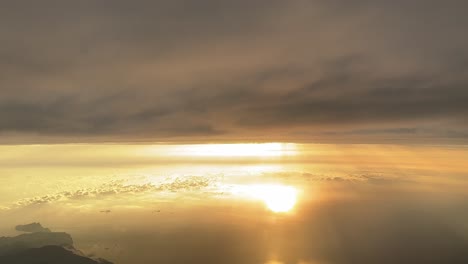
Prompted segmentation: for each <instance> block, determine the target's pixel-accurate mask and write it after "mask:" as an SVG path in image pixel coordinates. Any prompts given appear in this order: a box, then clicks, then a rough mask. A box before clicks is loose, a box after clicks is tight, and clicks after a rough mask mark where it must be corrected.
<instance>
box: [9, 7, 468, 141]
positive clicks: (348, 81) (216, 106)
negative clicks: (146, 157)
mask: <svg viewBox="0 0 468 264" xmlns="http://www.w3.org/2000/svg"><path fill="white" fill-rule="evenodd" d="M467 8H468V6H467V4H466V1H457V0H449V1H422V0H421V1H420V0H416V1H411V2H407V1H392V2H389V1H367V0H361V1H353V2H352V3H351V2H348V1H338V0H336V1H321V0H316V1H300V0H298V1H262V0H256V1H212V0H203V1H184V0H177V1H137V2H135V1H132V2H131V3H130V2H128V1H79V2H76V1H41V2H32V1H4V2H2V3H1V4H0V41H1V42H2V45H1V47H0V95H1V96H0V133H2V134H3V135H4V137H3V142H4V143H5V142H6V143H8V142H31V141H46V142H50V141H67V142H70V141H74V142H76V141H166V140H169V141H174V140H175V141H180V140H194V141H197V140H207V139H208V140H213V141H216V140H249V139H251V140H285V141H299V140H301V141H302V140H319V141H320V140H323V141H325V140H332V141H333V140H337V139H340V140H345V141H346V140H350V141H353V140H356V141H372V140H375V141H386V140H395V139H398V138H400V137H401V136H402V135H401V132H402V131H412V132H411V133H405V135H404V138H405V139H408V140H415V139H421V138H422V139H423V140H425V141H427V140H430V141H444V140H451V141H456V142H460V141H465V140H466V139H467V134H468V127H467V126H466V125H465V123H466V122H465V121H466V116H467V114H468V107H467V104H466V101H467V99H468V92H467V91H468V90H467V87H466V86H467V84H468V77H467V76H468V50H467V49H466V47H467V46H468V37H467V35H466V32H465V31H466V27H467V26H468V18H467V17H466V15H465V12H464V10H466V9H467ZM362 131H364V133H361V132H362ZM265 135H268V137H265Z"/></svg>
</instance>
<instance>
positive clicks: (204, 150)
mask: <svg viewBox="0 0 468 264" xmlns="http://www.w3.org/2000/svg"><path fill="white" fill-rule="evenodd" d="M295 153H296V147H295V144H292V143H258V144H198V145H182V146H178V147H177V148H176V149H175V152H174V154H175V155H179V156H205V157H278V156H287V155H294V154H295Z"/></svg>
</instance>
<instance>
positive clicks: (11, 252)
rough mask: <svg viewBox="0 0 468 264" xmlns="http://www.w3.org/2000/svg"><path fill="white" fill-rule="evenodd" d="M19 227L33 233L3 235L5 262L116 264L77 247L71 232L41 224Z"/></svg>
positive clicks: (0, 247)
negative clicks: (54, 230)
mask: <svg viewBox="0 0 468 264" xmlns="http://www.w3.org/2000/svg"><path fill="white" fill-rule="evenodd" d="M16 230H18V231H24V232H31V233H27V234H21V235H19V236H15V237H0V263H2V264H112V263H111V262H109V261H107V260H104V259H91V258H88V257H86V256H84V255H83V254H82V253H81V252H80V251H78V250H77V249H75V248H74V247H73V239H72V237H71V236H70V235H69V234H67V233H64V232H52V231H50V229H48V228H44V227H42V226H41V224H39V223H32V224H28V225H19V226H17V227H16Z"/></svg>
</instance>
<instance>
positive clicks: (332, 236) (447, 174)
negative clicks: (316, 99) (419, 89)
mask: <svg viewBox="0 0 468 264" xmlns="http://www.w3.org/2000/svg"><path fill="white" fill-rule="evenodd" d="M33 222H39V223H41V224H42V226H44V227H46V228H49V229H51V230H53V231H57V232H66V233H68V234H71V236H72V237H73V240H74V244H75V247H76V248H78V249H80V250H81V251H82V252H83V253H84V254H86V255H88V256H99V257H102V258H105V259H108V260H110V261H112V262H114V263H121V264H157V263H162V264H172V263H181V264H182V263H184V264H187V263H203V264H211V263H213V264H214V263H216V264H219V263H223V264H230V263H232V264H250V263H252V264H264V263H268V264H273V263H275V264H322V263H323V264H341V263H343V264H344V263H468V250H467V249H468V147H466V146H448V145H447V146H446V145H437V146H436V145H433V146H432V145H431V146H428V145H353V144H340V145H331V144H293V143H287V144H286V143H266V144H215V145H173V144H172V145H171V144H166V145H164V144H153V145H144V144H139V145H116V144H59V145H20V146H0V236H15V235H18V232H17V231H15V230H14V227H15V226H16V225H19V224H28V223H33Z"/></svg>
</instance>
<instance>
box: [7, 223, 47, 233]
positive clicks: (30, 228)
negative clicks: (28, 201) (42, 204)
mask: <svg viewBox="0 0 468 264" xmlns="http://www.w3.org/2000/svg"><path fill="white" fill-rule="evenodd" d="M15 229H16V231H20V232H27V233H36V232H47V233H49V232H51V231H50V229H49V228H44V227H42V225H41V224H40V223H31V224H27V225H17V226H16V227H15Z"/></svg>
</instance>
